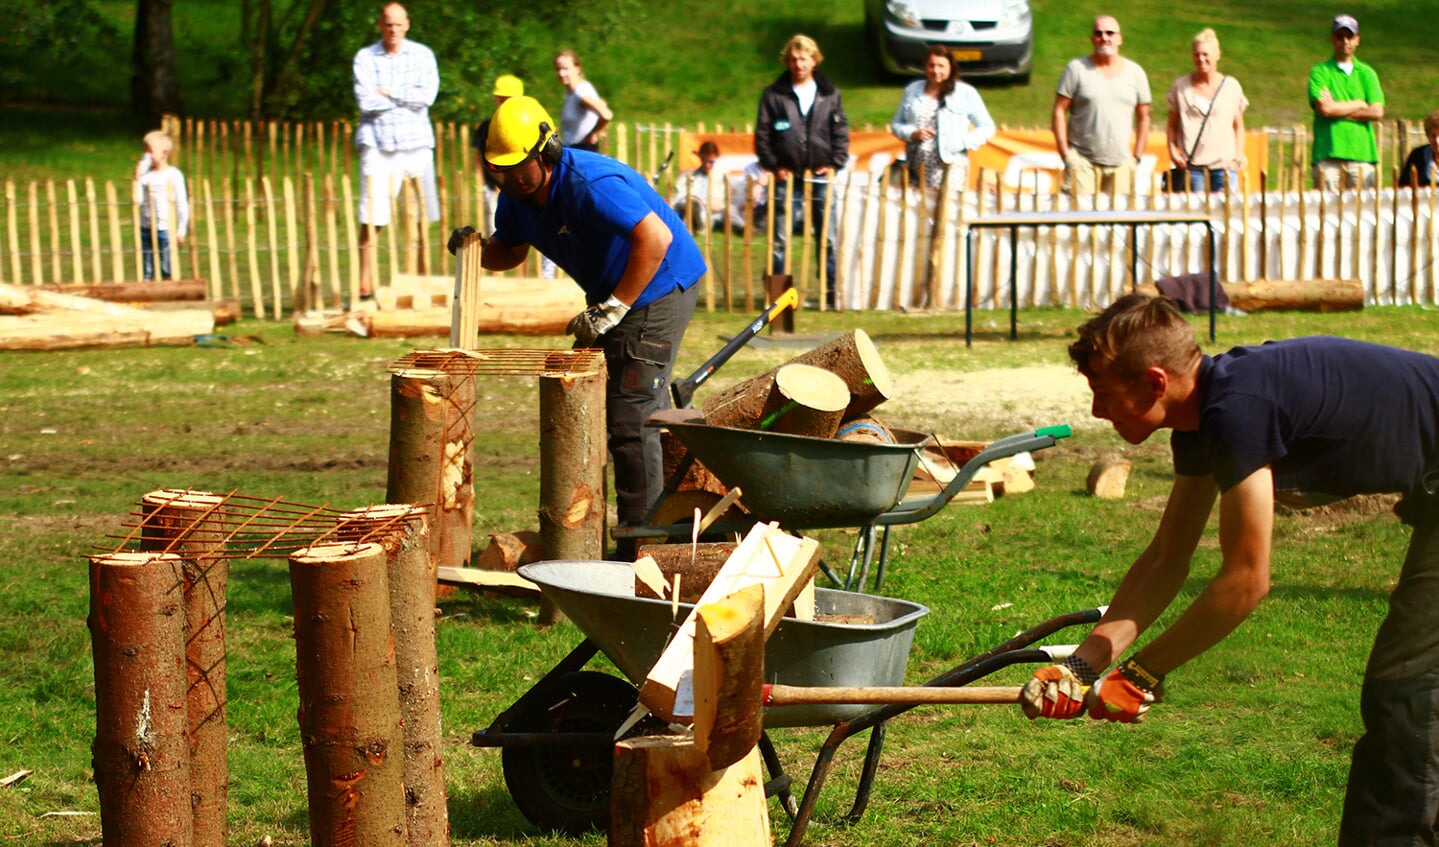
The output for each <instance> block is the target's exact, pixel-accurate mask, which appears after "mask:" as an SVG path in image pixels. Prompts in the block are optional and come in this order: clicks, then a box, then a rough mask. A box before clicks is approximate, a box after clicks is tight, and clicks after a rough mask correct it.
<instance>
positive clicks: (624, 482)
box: [600, 283, 700, 526]
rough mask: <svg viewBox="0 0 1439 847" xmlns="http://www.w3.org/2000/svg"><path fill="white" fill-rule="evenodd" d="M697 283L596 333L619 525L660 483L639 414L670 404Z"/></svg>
mask: <svg viewBox="0 0 1439 847" xmlns="http://www.w3.org/2000/svg"><path fill="white" fill-rule="evenodd" d="M699 288H700V287H699V284H698V283H696V284H694V285H691V286H690V287H689V288H688V289H687V290H683V291H681V290H678V289H677V290H675V291H673V292H671V293H669V294H667V295H665V296H664V297H661V298H660V299H658V300H656V301H654V302H653V303H650V304H649V305H648V306H645V307H643V308H639V309H632V310H631V311H630V312H629V313H628V314H626V315H625V317H624V320H622V321H620V323H619V326H616V327H615V328H614V329H612V330H610V331H609V332H607V333H605V334H604V336H602V337H601V338H600V345H601V346H602V347H603V348H604V351H605V367H606V369H607V370H608V375H607V377H606V382H605V426H606V428H607V429H608V430H609V448H610V459H611V461H613V462H614V472H615V507H616V508H617V510H618V512H619V524H620V526H637V525H639V524H641V523H643V522H644V518H645V515H646V514H647V513H648V512H649V508H650V506H651V505H653V503H654V499H655V498H656V497H657V496H659V493H660V491H661V489H663V488H664V467H663V462H662V456H661V455H660V434H659V430H657V429H655V428H654V427H646V426H645V425H644V423H645V419H646V418H648V417H649V416H650V415H652V414H654V413H655V412H658V411H659V410H661V409H668V408H669V407H670V391H669V384H670V379H671V377H672V375H673V373H674V366H675V356H676V355H677V354H678V353H679V349H680V341H681V340H682V339H683V338H684V334H685V328H686V327H687V326H689V322H690V316H691V315H692V314H694V310H695V302H696V300H697V299H698V298H699Z"/></svg>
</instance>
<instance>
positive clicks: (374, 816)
mask: <svg viewBox="0 0 1439 847" xmlns="http://www.w3.org/2000/svg"><path fill="white" fill-rule="evenodd" d="M386 558H387V557H386V553H385V550H384V548H383V547H382V546H381V545H379V544H321V545H315V546H312V547H306V548H303V549H300V550H297V551H295V552H294V553H292V554H290V593H291V596H292V598H293V601H294V605H295V676H296V680H297V683H298V689H299V691H298V693H299V701H300V709H299V723H300V739H301V742H302V745H301V746H302V748H303V751H304V757H305V772H306V776H307V778H308V779H307V783H308V789H309V811H310V843H311V844H313V845H315V847H341V845H350V844H354V845H359V844H364V845H367V847H403V845H404V844H405V791H404V772H403V768H404V756H403V749H404V730H403V727H402V726H401V717H400V702H399V697H398V695H397V691H398V680H397V678H396V675H395V656H394V651H393V645H392V642H391V636H390V632H391V629H390V627H391V624H390V598H389V590H388V586H387V581H388V578H387V575H386V567H387V566H386Z"/></svg>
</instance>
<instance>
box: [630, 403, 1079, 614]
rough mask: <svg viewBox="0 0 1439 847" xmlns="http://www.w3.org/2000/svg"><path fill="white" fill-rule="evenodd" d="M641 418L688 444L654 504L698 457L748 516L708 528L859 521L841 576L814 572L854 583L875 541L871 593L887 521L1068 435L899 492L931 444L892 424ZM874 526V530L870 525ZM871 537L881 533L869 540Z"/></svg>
mask: <svg viewBox="0 0 1439 847" xmlns="http://www.w3.org/2000/svg"><path fill="white" fill-rule="evenodd" d="M645 423H646V425H647V426H655V427H664V428H666V429H668V430H669V431H670V432H671V433H672V434H673V435H674V436H675V437H676V438H678V439H679V441H680V443H682V444H683V445H684V446H685V449H686V450H687V451H688V454H687V455H686V457H685V459H684V460H683V461H682V462H681V463H680V465H679V467H678V468H676V470H675V471H674V473H672V474H671V475H670V479H669V480H668V481H667V483H666V485H665V489H664V492H663V493H662V494H661V495H660V497H659V498H657V501H656V508H658V505H659V503H660V502H662V501H663V500H664V499H665V498H666V497H668V496H669V495H670V494H672V493H673V492H674V491H675V490H676V489H677V488H678V487H679V484H680V482H681V481H682V480H683V479H684V477H685V474H686V473H687V472H688V471H689V467H690V464H691V463H692V462H693V461H694V460H695V459H698V460H699V461H700V462H701V463H702V464H703V465H704V466H705V467H706V468H708V469H709V470H710V471H711V472H712V473H713V474H714V475H715V476H716V477H718V478H719V480H720V481H721V482H723V483H724V484H725V485H726V486H728V487H730V488H739V489H741V491H742V494H741V496H740V502H741V503H742V504H743V505H744V506H745V507H746V508H748V509H749V511H750V513H751V515H752V519H751V520H750V521H749V522H737V521H725V520H721V521H719V522H718V523H716V524H714V525H712V526H711V527H710V531H712V532H716V533H728V532H743V531H745V530H747V529H749V527H750V526H751V525H752V524H753V521H755V520H759V521H777V522H778V523H779V524H780V526H781V527H783V528H785V529H787V530H807V529H834V528H840V527H859V528H860V529H861V532H860V535H859V538H858V539H857V540H856V542H855V549H854V552H853V554H852V555H851V557H850V564H849V572H848V575H847V576H846V577H845V578H843V579H841V578H840V577H839V576H838V575H836V574H835V572H834V571H833V570H831V569H830V568H829V566H828V565H824V566H823V570H824V573H825V575H826V576H828V577H829V578H830V579H831V580H833V581H834V583H835V584H836V585H839V586H841V587H843V588H844V589H846V590H853V589H862V588H863V587H864V586H865V584H866V583H867V582H868V580H869V567H870V563H871V561H872V560H873V559H874V554H875V548H876V546H878V548H879V561H878V566H877V568H876V571H875V580H874V590H875V592H876V593H878V592H879V591H880V590H881V589H882V588H883V587H884V574H885V566H886V564H887V562H888V560H889V528H890V527H893V526H898V525H901V524H911V523H919V522H920V521H923V520H926V519H928V518H930V517H932V516H934V515H935V514H937V513H938V512H939V511H940V510H941V509H943V508H944V507H945V506H946V505H948V504H949V501H950V500H953V499H954V497H955V496H956V495H957V494H959V492H961V491H963V490H964V488H965V486H967V485H968V484H969V483H970V481H971V480H973V479H974V475H975V474H976V473H978V472H979V470H980V468H983V467H984V466H985V465H987V464H989V463H990V462H993V461H995V460H997V459H1003V458H1006V457H1009V456H1013V455H1015V454H1016V453H1024V452H1034V451H1038V450H1044V449H1046V448H1049V447H1053V446H1054V445H1055V443H1056V442H1057V441H1058V440H1059V439H1061V438H1067V437H1068V436H1069V435H1070V434H1071V432H1072V431H1071V429H1070V428H1069V426H1068V425H1059V426H1049V427H1043V428H1040V429H1037V430H1027V431H1024V432H1018V433H1015V434H1013V435H1009V436H1006V437H1004V438H1000V439H997V440H995V441H992V442H990V443H989V445H988V446H986V447H985V448H984V449H983V450H981V451H980V452H979V453H978V454H977V455H975V456H974V457H973V458H971V459H970V460H969V461H967V462H965V463H964V466H963V467H960V468H958V469H956V471H955V474H954V477H953V478H952V479H950V480H949V482H947V483H946V484H945V485H944V486H943V487H942V488H941V489H940V490H938V491H936V492H934V493H932V494H920V495H917V496H913V497H906V496H905V495H906V492H907V491H908V490H909V484H910V481H911V480H912V479H913V478H914V472H915V468H916V467H917V466H918V465H919V461H920V454H921V453H922V452H923V451H924V449H925V447H927V446H930V445H931V444H934V443H936V439H935V438H934V436H930V435H924V434H922V433H917V432H910V431H907V430H895V431H894V432H895V435H896V437H897V438H899V439H901V440H902V443H898V444H881V443H875V442H869V441H840V440H837V439H832V438H813V437H810V436H804V435H788V434H785V433H777V432H766V431H764V430H753V429H738V428H734V427H723V426H711V425H709V424H706V423H705V422H704V418H703V416H702V415H701V414H700V413H699V412H697V411H695V410H694V409H669V410H665V411H663V412H658V413H656V414H654V415H651V416H650V418H649V420H648V421H646V422H645ZM653 514H654V512H653V511H652V512H651V516H653ZM649 523H650V521H646V524H649ZM878 527H882V528H883V530H884V531H883V533H877V532H876V528H878ZM691 529H692V527H691V525H690V524H688V523H686V524H664V525H657V526H656V525H647V526H639V527H616V528H615V529H614V530H613V532H612V534H613V535H614V537H616V538H648V539H655V538H682V539H687V538H689V537H690V532H691ZM877 535H879V536H881V537H880V538H879V539H877V538H876V536H877Z"/></svg>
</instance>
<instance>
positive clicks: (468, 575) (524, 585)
mask: <svg viewBox="0 0 1439 847" xmlns="http://www.w3.org/2000/svg"><path fill="white" fill-rule="evenodd" d="M435 573H436V577H437V578H438V579H439V581H440V582H442V583H447V584H449V585H465V586H469V587H471V588H483V589H486V590H493V591H499V592H502V593H505V594H518V595H521V596H525V597H538V596H539V593H540V587H539V586H538V585H535V584H534V583H533V582H530V581H529V580H528V579H525V578H524V577H522V576H520V575H519V574H515V573H509V572H507V571H482V570H480V569H479V568H453V567H447V566H445V565H441V566H439V567H438V568H436V569H435Z"/></svg>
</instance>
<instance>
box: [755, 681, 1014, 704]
mask: <svg viewBox="0 0 1439 847" xmlns="http://www.w3.org/2000/svg"><path fill="white" fill-rule="evenodd" d="M1019 690H1020V689H1019V687H1018V686H982V685H967V686H960V687H955V688H944V687H941V686H915V685H899V686H887V687H886V686H875V687H872V688H848V687H844V686H823V685H811V686H805V685H766V686H765V687H764V704H765V705H766V706H801V705H812V704H821V703H825V704H827V703H857V704H865V705H883V704H890V703H908V704H915V705H919V704H921V703H1018V702H1019Z"/></svg>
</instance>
